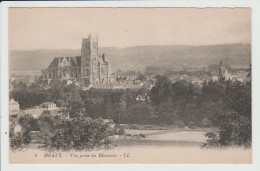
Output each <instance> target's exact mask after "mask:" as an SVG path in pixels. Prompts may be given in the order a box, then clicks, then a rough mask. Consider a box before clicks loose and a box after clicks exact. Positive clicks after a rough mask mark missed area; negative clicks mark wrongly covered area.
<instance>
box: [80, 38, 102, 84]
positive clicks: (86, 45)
mask: <svg viewBox="0 0 260 171" xmlns="http://www.w3.org/2000/svg"><path fill="white" fill-rule="evenodd" d="M97 58H98V37H92V35H91V34H89V36H88V38H87V39H83V40H82V48H81V85H82V86H86V87H92V86H93V85H94V84H95V81H96V76H97V74H98V72H97V67H96V65H95V63H96V61H97Z"/></svg>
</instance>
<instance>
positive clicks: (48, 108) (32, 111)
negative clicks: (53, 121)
mask: <svg viewBox="0 0 260 171" xmlns="http://www.w3.org/2000/svg"><path fill="white" fill-rule="evenodd" d="M23 112H24V113H25V114H27V115H31V116H32V117H34V118H38V117H40V116H41V115H42V114H43V113H44V112H45V113H48V114H51V115H58V114H59V108H58V107H56V104H54V103H50V102H45V103H42V104H40V105H39V106H34V107H33V108H29V109H25V110H23Z"/></svg>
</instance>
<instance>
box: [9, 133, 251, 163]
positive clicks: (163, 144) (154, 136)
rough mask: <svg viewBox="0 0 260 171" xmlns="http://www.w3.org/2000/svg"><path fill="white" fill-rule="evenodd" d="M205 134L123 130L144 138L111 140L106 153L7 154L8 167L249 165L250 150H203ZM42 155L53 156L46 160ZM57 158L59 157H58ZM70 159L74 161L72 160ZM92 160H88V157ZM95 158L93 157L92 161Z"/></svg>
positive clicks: (25, 151) (35, 151)
mask: <svg viewBox="0 0 260 171" xmlns="http://www.w3.org/2000/svg"><path fill="white" fill-rule="evenodd" d="M205 132H206V130H133V129H132V130H126V133H127V134H132V135H134V134H140V133H142V134H145V138H140V137H136V136H132V137H131V138H124V137H120V138H118V139H115V140H114V143H116V144H117V147H114V148H112V149H110V150H95V151H69V152H61V151H60V152H46V151H43V150H39V149H37V148H31V149H27V150H23V151H15V152H14V151H10V162H11V163H85V164H87V163H251V162H252V157H251V154H252V150H251V149H242V148H227V149H203V148H201V145H202V144H203V143H204V142H206V137H205V136H204V133H205ZM46 154H50V155H53V157H48V156H46ZM59 155H60V156H61V157H59ZM73 156H74V157H73ZM91 156H92V157H91ZM94 156H96V157H94Z"/></svg>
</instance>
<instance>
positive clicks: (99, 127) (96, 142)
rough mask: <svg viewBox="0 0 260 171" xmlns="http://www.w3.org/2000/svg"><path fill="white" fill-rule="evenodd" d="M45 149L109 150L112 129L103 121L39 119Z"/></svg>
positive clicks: (46, 117) (57, 117)
mask: <svg viewBox="0 0 260 171" xmlns="http://www.w3.org/2000/svg"><path fill="white" fill-rule="evenodd" d="M39 121H40V124H41V136H42V140H43V144H44V147H45V148H47V149H53V150H70V149H75V150H83V149H93V148H108V147H109V145H110V144H111V141H110V139H109V134H110V129H109V127H108V125H107V124H105V123H104V122H103V121H102V120H101V119H97V120H92V119H89V118H80V117H78V118H73V119H64V118H62V117H60V116H56V117H49V116H42V117H40V118H39Z"/></svg>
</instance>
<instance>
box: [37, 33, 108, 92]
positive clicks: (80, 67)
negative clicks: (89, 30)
mask: <svg viewBox="0 0 260 171" xmlns="http://www.w3.org/2000/svg"><path fill="white" fill-rule="evenodd" d="M42 78H43V82H42V87H46V88H48V87H51V86H55V85H56V84H65V85H68V84H71V83H75V84H76V85H79V86H81V87H82V88H90V87H94V88H109V87H110V85H111V83H112V78H111V66H110V63H109V62H108V60H107V59H106V57H105V54H102V55H99V52H98V36H95V37H94V36H92V35H91V34H89V36H88V38H87V39H83V40H82V47H81V56H75V57H55V58H54V59H53V61H52V62H51V63H50V65H49V66H48V68H47V69H45V70H42Z"/></svg>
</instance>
